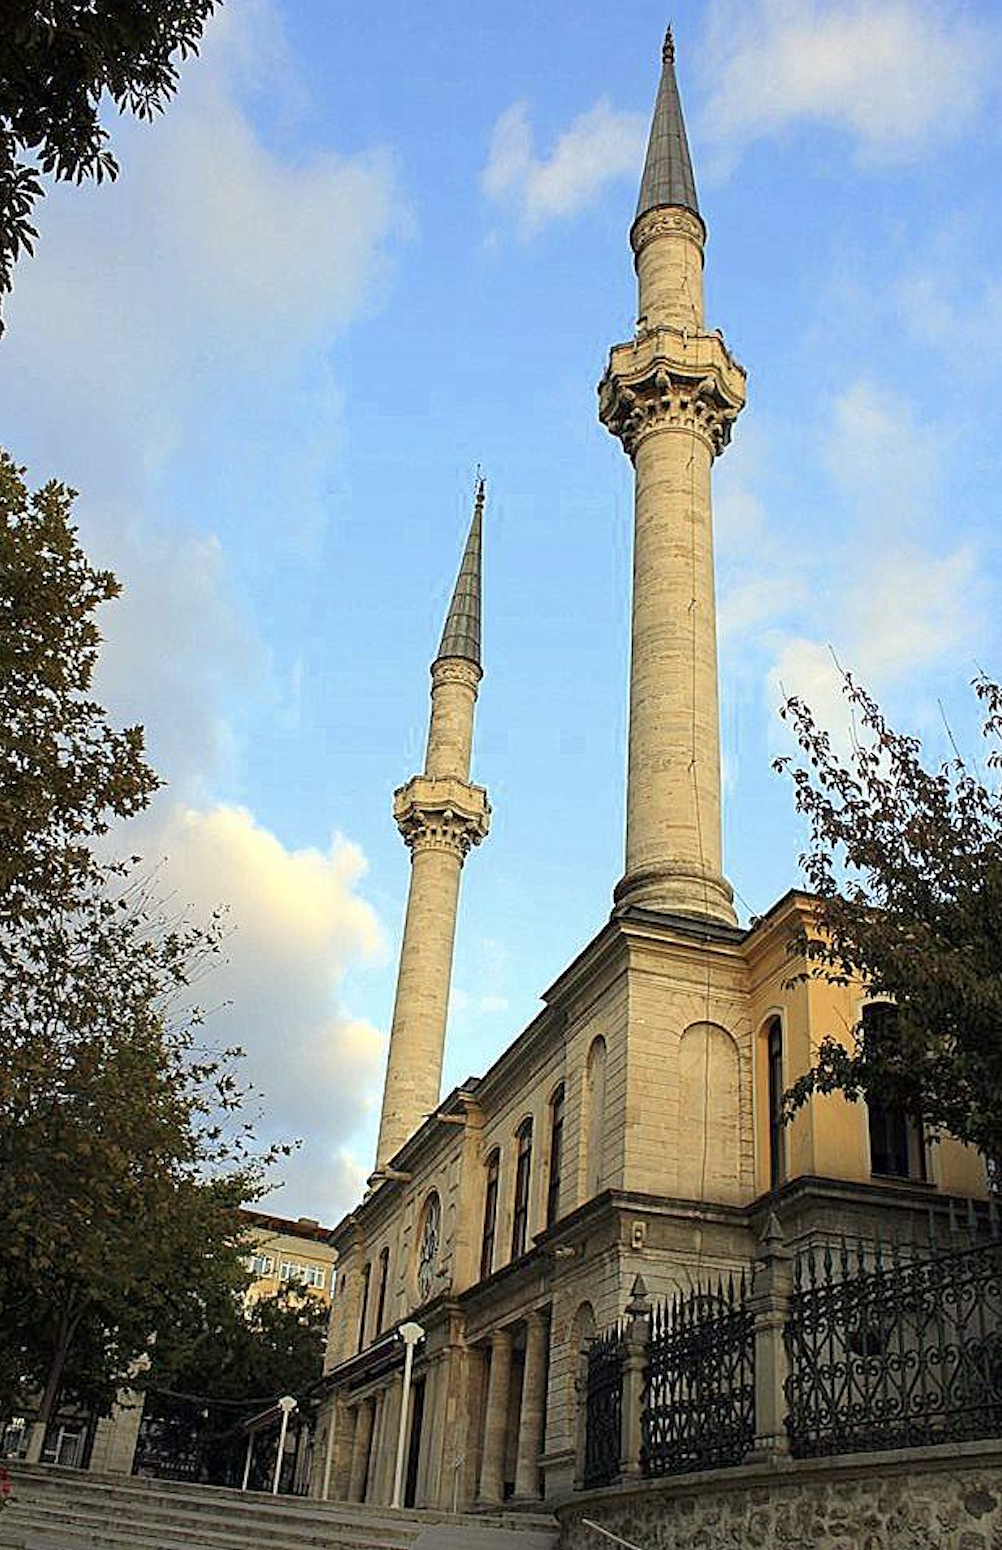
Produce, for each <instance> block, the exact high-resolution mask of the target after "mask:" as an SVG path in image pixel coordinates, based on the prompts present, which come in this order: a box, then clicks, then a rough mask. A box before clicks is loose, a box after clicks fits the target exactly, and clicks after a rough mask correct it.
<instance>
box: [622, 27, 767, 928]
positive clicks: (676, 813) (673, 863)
mask: <svg viewBox="0 0 1002 1550" xmlns="http://www.w3.org/2000/svg"><path fill="white" fill-rule="evenodd" d="M630 238H631V243H632V246H633V251H634V255H635V262H636V270H637V284H638V297H639V307H638V323H637V332H636V335H635V337H634V339H633V340H632V341H631V342H630V343H629V344H625V345H616V346H615V347H614V348H613V350H612V353H611V355H610V358H609V366H608V370H607V371H606V374H605V377H604V378H603V381H602V383H601V385H600V388H599V413H600V416H601V419H602V421H603V423H604V424H605V425H606V426H608V428H609V429H610V430H611V431H612V432H613V433H614V434H615V435H616V436H618V437H619V439H620V440H621V442H622V444H623V447H624V449H625V450H626V452H627V453H628V455H629V456H630V458H631V460H632V462H633V467H634V476H635V487H634V552H633V616H632V636H631V657H630V718H629V764H628V776H627V801H626V869H625V873H624V876H623V878H622V880H621V882H620V883H619V885H618V886H617V888H616V898H617V900H619V901H621V902H628V903H631V904H639V905H643V906H646V907H648V908H652V909H659V910H665V911H671V912H674V913H678V914H686V915H695V916H701V917H703V918H708V919H715V920H720V921H726V922H733V921H734V918H735V916H734V910H733V906H732V903H731V899H732V892H731V889H730V887H729V885H728V884H727V882H726V881H725V879H724V877H723V870H722V847H721V798H720V730H719V711H718V701H717V639H716V604H715V598H714V574H713V521H712V504H711V492H710V476H711V470H712V466H713V460H714V458H715V457H716V456H717V455H718V454H719V453H720V452H721V451H722V450H723V448H724V447H725V446H726V444H727V441H728V439H729V436H730V430H731V425H732V424H733V421H734V420H735V418H736V417H737V415H738V413H739V411H740V409H741V408H742V406H743V404H744V373H743V371H742V370H741V368H740V367H739V366H738V365H737V363H736V362H735V361H734V360H733V358H732V357H731V355H730V354H729V353H728V351H727V348H726V346H725V345H724V343H723V340H722V339H721V338H720V336H719V334H716V333H714V334H708V333H707V332H706V331H705V327H704V320H703V245H704V241H705V227H704V225H703V221H702V219H701V217H700V215H699V210H698V206H697V202H696V191H695V182H694V179H693V176H692V168H691V165H690V162H689V150H688V144H687V141H686V136H685V126H684V123H683V121H682V114H681V107H680V104H679V98H678V88H677V85H676V81H675V69H674V50H673V48H672V45H671V39H670V37H669V38H668V39H667V40H666V45H665V54H664V65H663V70H662V76H661V83H660V86H659V90H658V99H657V104H656V106H655V111H654V120H653V124H652V128H651V139H650V145H649V148H648V153H647V162H646V165H645V168H644V177H643V182H642V184H641V194H640V203H639V205H638V210H637V217H636V220H635V221H634V224H633V229H632V231H631V234H630Z"/></svg>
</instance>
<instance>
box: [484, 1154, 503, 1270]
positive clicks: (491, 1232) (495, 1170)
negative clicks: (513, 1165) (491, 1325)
mask: <svg viewBox="0 0 1002 1550" xmlns="http://www.w3.org/2000/svg"><path fill="white" fill-rule="evenodd" d="M500 1189H501V1148H500V1147H499V1146H495V1147H492V1149H491V1150H490V1152H488V1154H487V1156H486V1158H485V1159H484V1221H483V1228H482V1230H481V1233H480V1279H481V1281H486V1279H487V1277H488V1276H489V1275H490V1274H491V1272H492V1271H493V1269H494V1250H495V1248H496V1246H497V1235H498V1195H499V1193H500Z"/></svg>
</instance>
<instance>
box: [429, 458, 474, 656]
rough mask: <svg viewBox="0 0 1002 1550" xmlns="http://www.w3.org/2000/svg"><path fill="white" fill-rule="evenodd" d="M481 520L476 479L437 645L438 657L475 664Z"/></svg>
mask: <svg viewBox="0 0 1002 1550" xmlns="http://www.w3.org/2000/svg"><path fill="white" fill-rule="evenodd" d="M483 520H484V481H483V479H478V480H477V497H476V501H475V502H474V507H473V523H472V525H471V527H470V536H469V537H468V538H467V540H466V548H465V550H464V551H463V563H462V564H461V565H460V567H459V575H458V576H457V577H456V589H455V591H454V592H453V594H452V602H451V603H450V604H449V612H448V613H447V614H446V617H445V629H444V630H443V631H442V642H441V645H440V646H439V648H438V654H439V656H440V657H463V658H465V660H466V661H467V662H475V663H476V665H477V666H478V667H480V665H481V662H480V594H481V591H482V590H483V574H482V561H481V555H480V548H481V532H482V528H483Z"/></svg>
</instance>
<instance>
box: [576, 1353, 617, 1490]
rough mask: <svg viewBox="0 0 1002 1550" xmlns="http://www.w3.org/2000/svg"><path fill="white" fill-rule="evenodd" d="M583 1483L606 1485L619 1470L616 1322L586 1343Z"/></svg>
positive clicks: (613, 1478)
mask: <svg viewBox="0 0 1002 1550" xmlns="http://www.w3.org/2000/svg"><path fill="white" fill-rule="evenodd" d="M586 1404H587V1415H586V1422H585V1460H584V1484H585V1485H586V1486H597V1485H609V1484H611V1482H612V1481H613V1480H615V1478H616V1476H617V1475H618V1473H619V1457H620V1438H621V1435H622V1422H623V1329H622V1325H620V1324H615V1325H613V1327H612V1328H611V1329H608V1330H605V1331H604V1332H603V1333H602V1334H600V1335H596V1336H595V1337H594V1338H593V1340H592V1342H591V1344H590V1346H589V1347H588V1376H587V1395H586Z"/></svg>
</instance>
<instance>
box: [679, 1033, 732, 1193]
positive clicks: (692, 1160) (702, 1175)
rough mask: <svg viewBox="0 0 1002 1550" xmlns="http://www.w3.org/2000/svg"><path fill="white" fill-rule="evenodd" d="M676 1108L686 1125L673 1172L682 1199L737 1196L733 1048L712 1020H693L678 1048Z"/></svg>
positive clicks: (728, 1036) (730, 1040) (727, 1036)
mask: <svg viewBox="0 0 1002 1550" xmlns="http://www.w3.org/2000/svg"><path fill="white" fill-rule="evenodd" d="M678 1107H679V1114H680V1115H682V1116H683V1123H684V1125H685V1131H684V1140H683V1139H680V1141H679V1148H678V1172H677V1175H676V1178H677V1185H676V1188H677V1190H678V1193H679V1195H681V1196H682V1198H683V1199H685V1200H723V1201H737V1200H739V1199H740V1198H741V1084H740V1079H739V1061H738V1047H737V1045H736V1044H735V1042H734V1039H733V1038H732V1037H731V1035H730V1034H729V1033H728V1031H727V1029H726V1028H721V1027H720V1026H719V1025H718V1024H717V1023H692V1024H690V1026H689V1027H688V1028H687V1029H686V1030H685V1032H684V1033H683V1035H682V1039H681V1042H680V1044H679V1049H678Z"/></svg>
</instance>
